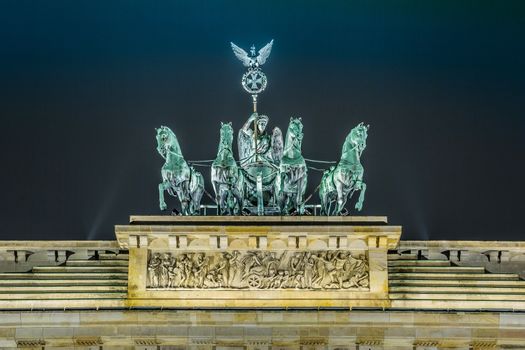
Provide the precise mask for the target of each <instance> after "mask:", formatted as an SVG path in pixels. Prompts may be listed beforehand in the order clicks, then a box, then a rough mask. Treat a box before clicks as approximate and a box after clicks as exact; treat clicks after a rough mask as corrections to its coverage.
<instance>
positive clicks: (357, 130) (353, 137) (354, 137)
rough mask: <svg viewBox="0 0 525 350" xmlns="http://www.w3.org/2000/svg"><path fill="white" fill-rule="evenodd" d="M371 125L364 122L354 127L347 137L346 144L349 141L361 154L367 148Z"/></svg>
mask: <svg viewBox="0 0 525 350" xmlns="http://www.w3.org/2000/svg"><path fill="white" fill-rule="evenodd" d="M369 128H370V125H364V123H363V122H361V123H359V124H358V125H357V126H356V127H354V128H353V129H352V130H351V131H350V133H349V134H348V136H347V137H346V140H345V144H346V143H348V144H349V146H351V148H352V149H355V150H356V151H357V152H358V154H359V155H361V153H362V152H363V151H364V149H365V148H366V139H367V137H368V129H369Z"/></svg>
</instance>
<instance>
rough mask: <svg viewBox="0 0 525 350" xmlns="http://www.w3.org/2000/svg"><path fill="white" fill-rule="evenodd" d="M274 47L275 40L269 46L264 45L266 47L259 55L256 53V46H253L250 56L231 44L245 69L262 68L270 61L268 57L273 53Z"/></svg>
mask: <svg viewBox="0 0 525 350" xmlns="http://www.w3.org/2000/svg"><path fill="white" fill-rule="evenodd" d="M272 45H273V39H272V41H270V42H269V43H268V44H266V45H264V47H263V48H262V49H260V50H259V52H258V53H257V54H256V53H255V46H253V45H252V47H251V48H250V54H248V52H246V51H244V50H243V49H241V48H240V47H239V46H237V45H235V44H234V43H231V46H232V50H233V53H234V54H235V56H236V57H237V58H238V59H239V60H240V61H241V62H242V64H243V65H244V66H245V67H248V68H258V67H260V66H262V65H263V64H264V63H265V62H266V60H267V59H268V56H270V52H272Z"/></svg>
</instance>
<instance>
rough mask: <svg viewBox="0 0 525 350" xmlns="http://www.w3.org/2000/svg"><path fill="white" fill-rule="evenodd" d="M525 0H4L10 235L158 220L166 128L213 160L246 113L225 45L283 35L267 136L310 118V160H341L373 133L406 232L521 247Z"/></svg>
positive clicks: (108, 229)
mask: <svg viewBox="0 0 525 350" xmlns="http://www.w3.org/2000/svg"><path fill="white" fill-rule="evenodd" d="M521 3H523V1H467V0H464V1H457V0H454V1H445V0H436V1H419V0H418V1H385V2H382V1H341V2H330V3H328V2H323V1H260V2H252V1H243V2H241V1H222V2H212V1H188V2H185V3H179V2H175V1H170V2H166V1H144V2H141V1H108V0H104V1H93V0H90V1H80V0H79V1H69V0H67V1H54V0H49V1H24V0H14V1H8V0H1V1H0V115H1V118H2V123H1V130H2V133H1V136H0V149H1V153H0V154H1V164H2V171H1V172H0V184H1V186H2V192H1V193H2V197H1V198H2V200H1V207H0V215H1V220H2V226H1V227H2V229H1V232H0V237H1V238H3V239H111V238H112V237H113V225H114V224H125V223H126V222H127V219H128V215H130V214H158V213H159V211H158V208H157V206H158V197H157V184H158V182H159V180H160V174H159V170H160V167H161V166H162V159H161V158H160V156H159V155H158V154H157V153H156V151H155V147H156V141H155V130H154V127H158V126H160V125H167V126H169V127H171V128H172V129H173V130H174V131H175V132H176V134H177V136H178V138H179V141H180V143H181V147H182V150H183V152H184V155H185V157H186V159H210V158H214V157H215V153H216V148H217V142H218V129H219V125H220V121H232V122H233V125H234V127H235V129H236V130H237V129H238V128H239V127H240V126H241V125H242V123H243V122H244V120H245V119H246V118H247V117H248V115H249V112H250V108H251V106H250V98H249V96H247V94H246V93H245V92H244V91H243V90H242V88H241V86H240V77H241V75H242V73H243V67H242V65H241V63H240V62H239V61H237V60H236V59H235V57H234V56H233V54H232V52H231V50H230V47H229V42H230V41H234V42H236V43H237V44H238V45H240V46H242V47H245V48H248V47H249V46H250V45H251V44H252V43H254V44H255V45H256V46H259V47H260V46H261V45H263V44H265V43H266V42H268V41H269V40H270V39H271V38H274V39H275V44H274V48H273V52H272V54H271V56H270V59H269V60H268V62H267V63H266V65H265V67H264V70H265V72H266V74H267V76H268V79H269V85H268V89H267V91H265V92H264V94H263V95H262V96H261V103H260V111H261V112H263V113H265V114H268V115H269V117H270V125H269V126H270V127H273V126H276V125H277V126H280V127H281V128H283V129H285V128H286V127H287V124H288V123H287V122H288V120H289V118H290V116H292V115H294V116H301V117H302V119H303V123H304V132H305V138H304V141H303V154H304V155H305V156H306V157H308V158H314V159H325V160H335V159H338V158H339V156H340V152H341V146H342V142H343V140H344V138H345V136H346V134H347V133H348V132H349V131H350V129H351V128H352V127H353V126H354V125H355V124H357V123H358V122H360V121H365V122H366V123H369V124H371V129H370V131H369V137H368V148H367V149H366V151H365V152H364V154H363V159H362V161H363V164H364V166H365V169H366V171H365V181H366V182H367V184H368V192H367V197H366V200H365V206H364V210H363V214H366V215H388V216H389V219H390V222H391V223H392V224H399V225H403V227H404V234H403V238H404V239H464V240H470V239H474V240H523V239H524V233H525V232H524V229H523V224H522V222H523V221H522V218H523V215H524V213H525V204H524V203H525V201H524V198H525V185H524V179H525V164H524V158H525V157H524V156H525V122H524V112H523V110H524V102H525V63H524V62H525V5H521ZM202 170H203V171H204V172H205V173H206V176H207V177H208V174H207V173H208V170H207V169H205V168H204V169H202ZM319 178H320V176H319V174H318V173H315V172H311V173H310V177H309V180H310V187H311V189H313V188H314V187H315V186H316V185H317V183H318V181H319ZM207 188H208V190H210V191H211V186H210V185H209V183H207ZM316 200H317V197H316ZM174 203H175V200H173V199H171V201H170V202H169V204H174Z"/></svg>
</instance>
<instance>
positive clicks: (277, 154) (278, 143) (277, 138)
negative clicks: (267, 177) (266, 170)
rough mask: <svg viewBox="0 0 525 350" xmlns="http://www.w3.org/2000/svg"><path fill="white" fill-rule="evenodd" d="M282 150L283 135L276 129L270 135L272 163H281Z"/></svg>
mask: <svg viewBox="0 0 525 350" xmlns="http://www.w3.org/2000/svg"><path fill="white" fill-rule="evenodd" d="M283 150H284V143H283V133H282V132H281V129H279V128H277V127H276V128H274V129H273V134H272V158H273V160H274V162H276V163H280V162H281V159H282V158H283Z"/></svg>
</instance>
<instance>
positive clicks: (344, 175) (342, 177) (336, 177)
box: [319, 123, 369, 215]
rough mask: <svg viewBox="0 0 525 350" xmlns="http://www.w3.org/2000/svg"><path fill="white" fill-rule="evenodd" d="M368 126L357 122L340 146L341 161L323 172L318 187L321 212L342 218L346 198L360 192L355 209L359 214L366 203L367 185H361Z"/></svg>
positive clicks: (362, 183)
mask: <svg viewBox="0 0 525 350" xmlns="http://www.w3.org/2000/svg"><path fill="white" fill-rule="evenodd" d="M368 128H369V125H366V126H365V125H364V124H363V123H359V125H357V126H356V127H355V128H353V129H352V131H350V133H349V134H348V136H347V137H346V140H345V143H344V145H343V153H342V155H341V160H340V161H339V163H338V164H337V166H335V167H331V168H330V169H329V170H327V171H325V172H324V174H323V178H322V179H321V185H320V187H319V197H320V198H321V213H322V214H324V215H341V214H345V213H344V207H345V204H346V201H347V200H348V197H350V198H351V197H352V195H353V194H354V192H355V191H360V193H359V199H358V201H357V203H356V205H355V209H356V210H358V211H361V209H362V208H363V201H364V200H365V192H366V184H365V183H364V182H363V174H364V168H363V166H362V165H361V160H360V159H361V154H362V153H363V151H364V150H365V148H366V138H367V136H368Z"/></svg>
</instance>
